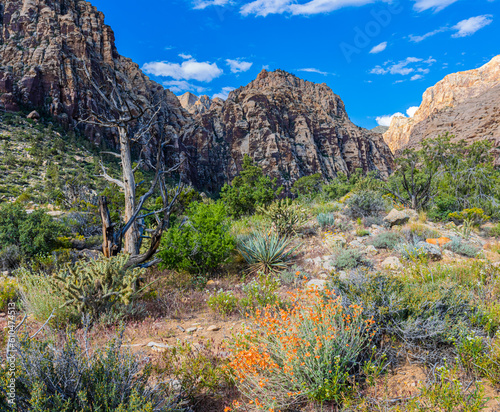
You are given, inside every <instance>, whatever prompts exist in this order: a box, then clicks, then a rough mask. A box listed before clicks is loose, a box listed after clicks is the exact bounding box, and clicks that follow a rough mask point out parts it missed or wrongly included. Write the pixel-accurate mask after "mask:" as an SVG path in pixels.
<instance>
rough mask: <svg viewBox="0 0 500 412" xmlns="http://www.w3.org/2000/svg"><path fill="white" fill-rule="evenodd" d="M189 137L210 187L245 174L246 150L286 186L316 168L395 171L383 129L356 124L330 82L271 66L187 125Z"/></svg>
mask: <svg viewBox="0 0 500 412" xmlns="http://www.w3.org/2000/svg"><path fill="white" fill-rule="evenodd" d="M182 142H183V145H184V149H185V152H186V154H187V157H188V159H189V165H190V167H189V171H188V173H189V175H190V178H191V180H192V181H198V182H203V185H204V186H205V187H208V188H211V189H215V188H217V187H220V185H221V184H222V183H224V182H225V181H227V180H228V179H229V180H231V179H232V178H233V177H234V176H235V175H236V174H237V173H238V172H239V170H240V168H241V163H242V159H243V156H244V154H249V155H250V156H251V157H252V158H253V159H254V160H255V162H256V163H257V164H258V165H260V166H261V167H263V169H264V171H265V173H267V174H269V175H270V176H272V177H276V178H278V180H279V182H280V183H281V184H284V185H285V186H289V185H291V184H292V183H293V182H294V181H295V180H297V179H298V178H300V177H302V176H305V175H309V174H313V173H322V174H323V176H324V178H330V179H331V178H334V177H335V176H336V174H337V173H338V172H345V173H349V172H352V171H354V170H355V169H357V168H361V169H363V170H364V171H370V170H377V171H379V172H380V175H381V176H384V177H387V176H388V175H389V174H390V173H391V170H392V161H393V158H392V154H391V152H390V150H389V148H388V147H387V145H386V144H385V143H384V141H383V137H382V135H381V134H379V133H374V132H371V131H368V130H365V129H362V128H360V127H358V126H355V125H354V124H353V123H352V122H351V121H350V120H349V117H348V115H347V113H346V110H345V107H344V104H343V102H342V100H341V99H340V97H339V96H337V95H335V94H334V93H333V92H332V90H331V89H330V88H329V87H328V86H327V85H326V84H315V83H311V82H308V81H304V80H302V79H299V78H298V77H295V76H294V75H292V74H289V73H287V72H284V71H281V70H277V71H275V72H267V71H265V70H264V71H262V72H261V73H260V74H259V75H258V77H257V78H256V79H255V80H254V81H252V82H251V83H250V84H248V85H247V86H244V87H240V88H239V89H236V90H234V91H232V92H231V93H230V94H229V96H228V99H227V100H226V101H225V102H224V101H222V100H220V99H215V100H214V101H212V104H211V106H210V108H209V109H208V110H206V111H202V112H200V113H198V114H197V115H195V116H194V117H193V120H192V122H191V123H189V124H188V125H186V126H185V128H184V130H183V134H182Z"/></svg>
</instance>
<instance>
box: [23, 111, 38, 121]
mask: <svg viewBox="0 0 500 412" xmlns="http://www.w3.org/2000/svg"><path fill="white" fill-rule="evenodd" d="M26 118H27V119H31V120H39V119H40V114H39V113H38V112H37V111H36V110H33V111H32V112H31V113H30V114H29V115H28V116H26Z"/></svg>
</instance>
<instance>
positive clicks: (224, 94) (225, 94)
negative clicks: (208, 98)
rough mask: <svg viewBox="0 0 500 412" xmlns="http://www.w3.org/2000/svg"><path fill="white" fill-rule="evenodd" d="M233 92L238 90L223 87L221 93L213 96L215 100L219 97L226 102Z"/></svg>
mask: <svg viewBox="0 0 500 412" xmlns="http://www.w3.org/2000/svg"><path fill="white" fill-rule="evenodd" d="M233 90H236V89H235V88H234V87H230V86H226V87H223V88H222V90H221V91H220V92H219V93H215V94H214V95H213V96H212V99H215V98H216V97H218V98H219V99H222V100H226V99H227V97H228V95H229V93H230V92H232V91H233Z"/></svg>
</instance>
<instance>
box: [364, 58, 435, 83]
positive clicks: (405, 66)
mask: <svg viewBox="0 0 500 412" xmlns="http://www.w3.org/2000/svg"><path fill="white" fill-rule="evenodd" d="M434 63H436V59H433V58H432V57H429V58H428V59H426V60H424V59H420V58H418V57H407V58H406V59H404V60H401V61H399V62H397V63H394V62H393V61H390V60H389V61H386V62H385V63H384V64H383V65H377V66H375V67H374V68H373V69H372V70H371V71H370V73H371V74H399V75H402V76H407V75H409V74H411V73H415V72H418V73H421V74H418V75H416V76H421V77H418V78H422V77H423V76H422V74H427V73H429V72H430V69H429V68H428V66H432V65H433V64H434ZM413 77H415V76H413ZM414 80H417V78H415V79H414Z"/></svg>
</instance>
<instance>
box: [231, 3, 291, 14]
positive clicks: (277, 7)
mask: <svg viewBox="0 0 500 412" xmlns="http://www.w3.org/2000/svg"><path fill="white" fill-rule="evenodd" d="M290 3H291V1H290V0H255V1H252V2H250V3H248V4H245V5H244V6H243V7H242V8H241V9H240V13H241V14H243V15H244V16H248V15H249V14H255V15H256V16H267V15H268V14H280V13H284V12H286V11H289V7H290Z"/></svg>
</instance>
